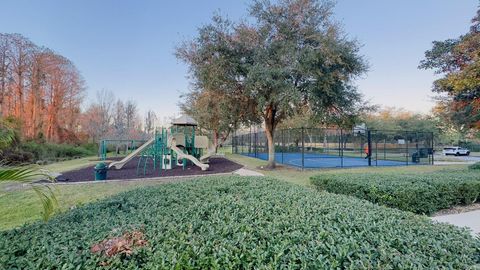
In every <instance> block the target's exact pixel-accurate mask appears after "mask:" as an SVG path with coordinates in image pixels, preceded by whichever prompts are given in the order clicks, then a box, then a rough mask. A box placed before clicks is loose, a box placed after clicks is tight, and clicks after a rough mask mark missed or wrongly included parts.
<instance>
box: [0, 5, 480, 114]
mask: <svg viewBox="0 0 480 270" xmlns="http://www.w3.org/2000/svg"><path fill="white" fill-rule="evenodd" d="M248 3H249V1H235V0H229V1H227V0H213V1H195V0H191V1H186V0H177V1H133V0H125V1H117V0H101V1H98V0H87V1H62V0H55V1H53V0H43V1H34V0H32V1H26V0H2V1H1V2H0V7H1V10H2V11H1V14H2V15H1V16H0V32H3V33H20V34H23V35H24V36H26V37H28V38H29V39H31V40H32V41H33V42H34V43H36V44H37V45H41V46H46V47H49V48H51V49H53V50H55V51H57V52H58V53H60V54H62V55H63V56H65V57H67V58H69V59H71V60H72V61H73V62H74V63H75V65H76V66H77V67H78V69H79V70H80V71H81V73H82V75H83V76H84V78H85V80H86V82H87V86H88V97H87V98H86V99H85V104H88V102H89V101H90V100H92V99H94V98H95V92H96V91H97V90H100V89H107V90H110V91H112V92H114V93H115V95H116V97H119V98H121V99H123V100H126V99H133V100H135V101H136V102H137V104H138V106H139V108H140V112H141V115H142V116H143V115H144V112H145V111H146V110H149V109H152V110H154V111H155V112H156V113H157V116H158V117H159V118H160V119H162V118H163V117H167V116H172V115H173V114H175V113H177V114H178V111H179V110H178V106H177V104H178V101H179V95H180V93H181V92H185V91H187V89H188V87H189V82H188V80H187V78H186V75H187V67H186V66H185V65H184V64H182V63H181V62H179V61H177V60H176V59H175V57H174V55H173V53H174V50H175V46H177V45H178V44H179V43H180V42H181V41H183V40H185V39H191V38H193V37H195V35H196V33H197V29H198V27H199V26H201V25H203V24H206V23H208V22H209V21H210V18H211V16H212V15H213V13H215V12H218V11H220V13H221V14H224V15H228V17H229V18H230V19H233V20H236V19H238V18H240V17H242V16H243V15H245V14H246V10H247V6H248ZM478 4H479V2H478V1H477V0H422V1H418V0H402V1H401V0H398V1H389V0H363V1H359V0H338V1H337V6H336V8H335V18H336V19H337V20H339V21H340V22H342V23H343V25H344V28H345V31H346V32H347V33H348V34H349V35H350V36H351V37H354V38H356V39H357V40H358V41H359V42H360V43H361V44H363V48H362V50H361V53H362V54H363V55H364V56H365V57H366V59H367V60H368V62H369V63H370V71H369V72H368V73H367V74H366V75H365V76H364V78H363V79H361V80H359V81H358V82H357V84H358V86H359V89H360V91H361V92H362V93H363V94H364V95H365V97H366V99H368V100H370V101H371V102H372V103H374V104H379V105H383V106H389V107H403V108H405V109H408V110H413V111H419V112H428V111H429V110H430V109H431V107H432V104H433V102H432V101H431V97H432V96H433V94H432V93H431V91H430V89H431V84H432V81H433V80H434V78H435V77H434V75H433V72H432V71H424V70H418V69H417V66H418V64H419V61H420V60H421V59H422V58H423V55H424V52H425V50H428V49H429V48H430V47H431V42H432V41H433V40H444V39H448V38H455V37H458V36H459V35H461V34H464V33H466V32H467V31H468V28H469V25H470V20H471V18H472V17H473V16H474V14H475V11H476V9H477V5H478Z"/></svg>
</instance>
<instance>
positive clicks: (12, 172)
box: [0, 163, 58, 221]
mask: <svg viewBox="0 0 480 270" xmlns="http://www.w3.org/2000/svg"><path fill="white" fill-rule="evenodd" d="M39 179H41V180H48V181H50V182H54V181H55V179H54V178H53V177H52V176H51V175H50V174H49V173H48V172H47V171H43V170H38V169H37V168H35V167H32V166H28V167H9V166H5V165H3V164H1V163H0V182H7V181H14V182H20V183H26V184H28V185H29V186H30V187H31V188H32V189H33V191H35V193H36V194H37V196H38V198H39V199H40V202H41V203H42V207H43V212H42V218H43V220H44V221H47V220H48V219H49V218H50V217H51V216H52V215H53V213H54V212H55V209H56V208H57V206H58V202H57V198H56V196H55V193H54V192H53V190H52V188H51V187H50V186H48V185H45V184H43V183H38V182H34V181H35V180H39Z"/></svg>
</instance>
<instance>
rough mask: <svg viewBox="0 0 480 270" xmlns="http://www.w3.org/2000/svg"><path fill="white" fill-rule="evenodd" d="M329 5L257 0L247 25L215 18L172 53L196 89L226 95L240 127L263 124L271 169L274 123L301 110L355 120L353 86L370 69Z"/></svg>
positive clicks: (311, 1)
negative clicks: (352, 116)
mask: <svg viewBox="0 0 480 270" xmlns="http://www.w3.org/2000/svg"><path fill="white" fill-rule="evenodd" d="M333 6H334V5H333V2H332V1H320V0H281V1H278V2H275V3H274V2H271V1H268V0H258V1H254V2H253V4H252V5H251V6H250V9H249V15H250V17H249V19H250V20H244V21H242V22H239V23H232V22H230V21H228V20H226V19H223V18H221V17H220V16H215V17H214V19H213V22H212V23H211V24H209V25H206V26H204V27H202V28H200V30H199V36H198V37H197V38H196V39H195V40H193V41H190V42H186V43H184V44H182V46H181V47H180V48H179V50H178V51H177V56H179V57H180V58H181V59H182V60H184V61H185V62H186V63H187V64H188V65H189V67H190V75H191V78H192V81H193V85H194V88H195V89H197V90H198V89H199V90H200V91H219V92H221V93H222V95H226V96H228V97H229V98H230V100H231V101H232V105H231V106H230V108H232V109H233V108H238V109H239V111H238V114H236V115H238V119H237V120H238V121H240V122H242V123H246V124H248V123H252V122H259V121H260V120H261V121H262V122H263V123H264V126H265V131H266V136H267V140H268V146H269V147H268V149H269V166H270V167H274V166H275V161H274V153H275V152H274V151H275V149H274V147H273V146H274V142H273V137H274V133H275V129H276V127H277V125H278V124H279V123H281V122H282V121H284V120H285V119H288V118H289V117H292V116H293V115H295V114H296V113H298V112H299V111H301V110H305V108H309V110H310V111H311V112H312V113H313V116H314V117H317V116H319V115H321V116H322V117H324V118H325V117H326V116H329V117H342V116H345V115H353V114H355V112H356V108H358V105H359V104H360V101H361V95H360V94H359V93H358V92H357V90H356V88H355V87H354V85H353V84H352V81H353V80H354V79H355V78H356V77H358V76H360V75H361V74H363V73H364V72H365V71H366V69H367V65H366V63H365V61H364V59H363V58H362V57H361V56H360V55H359V45H358V43H357V42H356V41H355V40H351V39H349V38H348V37H347V35H346V34H345V33H343V31H342V29H341V27H340V26H339V24H338V23H337V22H335V21H334V20H333V18H332V17H333V16H332V14H333V13H332V9H333ZM247 21H253V22H252V23H249V22H247ZM233 112H235V113H236V111H232V113H233Z"/></svg>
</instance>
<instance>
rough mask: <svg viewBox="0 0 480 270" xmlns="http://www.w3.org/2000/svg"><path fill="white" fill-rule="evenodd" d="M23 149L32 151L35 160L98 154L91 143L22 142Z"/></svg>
mask: <svg viewBox="0 0 480 270" xmlns="http://www.w3.org/2000/svg"><path fill="white" fill-rule="evenodd" d="M21 149H22V150H23V151H25V152H29V153H32V155H33V157H34V159H35V160H55V159H59V158H66V159H69V158H75V157H86V156H92V155H95V154H96V150H95V149H94V148H93V147H92V146H91V145H90V144H88V145H85V146H75V145H68V144H50V143H42V144H40V143H35V142H25V143H22V144H21Z"/></svg>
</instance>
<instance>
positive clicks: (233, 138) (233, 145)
mask: <svg viewBox="0 0 480 270" xmlns="http://www.w3.org/2000/svg"><path fill="white" fill-rule="evenodd" d="M235 133H236V132H235V130H234V131H233V136H232V154H237V152H236V151H235V139H236V137H235Z"/></svg>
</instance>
